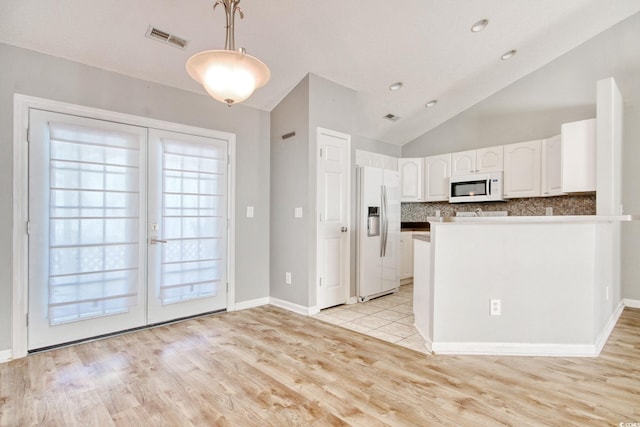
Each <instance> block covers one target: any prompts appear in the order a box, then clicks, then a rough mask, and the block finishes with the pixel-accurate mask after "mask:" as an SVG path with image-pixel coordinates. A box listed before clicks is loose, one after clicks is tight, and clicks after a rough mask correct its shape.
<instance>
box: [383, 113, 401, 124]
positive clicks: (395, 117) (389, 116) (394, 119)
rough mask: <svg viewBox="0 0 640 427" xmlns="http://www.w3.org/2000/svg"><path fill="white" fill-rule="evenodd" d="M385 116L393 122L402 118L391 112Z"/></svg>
mask: <svg viewBox="0 0 640 427" xmlns="http://www.w3.org/2000/svg"><path fill="white" fill-rule="evenodd" d="M384 118H385V119H387V120H391V121H392V122H397V121H398V120H400V117H399V116H396V115H395V114H391V113H389V114H387V115H386V116H384Z"/></svg>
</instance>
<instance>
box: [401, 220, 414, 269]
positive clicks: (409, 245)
mask: <svg viewBox="0 0 640 427" xmlns="http://www.w3.org/2000/svg"><path fill="white" fill-rule="evenodd" d="M411 277H413V233H412V232H410V231H404V232H402V233H400V280H403V279H409V278H411Z"/></svg>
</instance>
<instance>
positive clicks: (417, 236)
mask: <svg viewBox="0 0 640 427" xmlns="http://www.w3.org/2000/svg"><path fill="white" fill-rule="evenodd" d="M413 240H422V241H424V242H431V233H424V234H414V235H413Z"/></svg>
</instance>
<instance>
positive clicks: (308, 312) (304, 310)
mask: <svg viewBox="0 0 640 427" xmlns="http://www.w3.org/2000/svg"><path fill="white" fill-rule="evenodd" d="M269 304H271V305H274V306H276V307H279V308H284V309H285V310H289V311H293V312H294V313H298V314H302V315H303V316H313V315H314V314H318V313H319V312H320V310H318V308H317V307H305V306H302V305H299V304H295V303H292V302H289V301H285V300H281V299H278V298H274V297H270V298H269Z"/></svg>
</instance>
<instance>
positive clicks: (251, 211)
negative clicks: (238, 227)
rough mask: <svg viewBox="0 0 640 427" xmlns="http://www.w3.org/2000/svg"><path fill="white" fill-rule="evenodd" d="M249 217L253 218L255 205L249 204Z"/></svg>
mask: <svg viewBox="0 0 640 427" xmlns="http://www.w3.org/2000/svg"><path fill="white" fill-rule="evenodd" d="M247 218H253V206H247Z"/></svg>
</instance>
